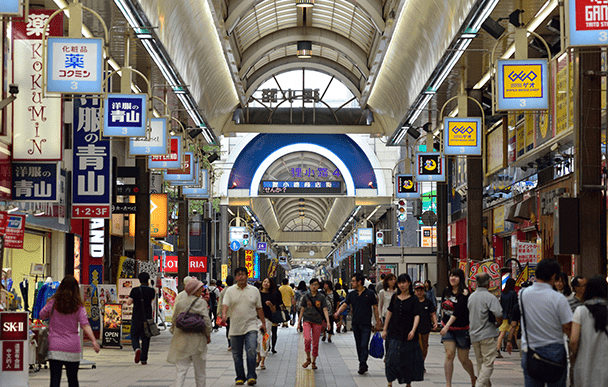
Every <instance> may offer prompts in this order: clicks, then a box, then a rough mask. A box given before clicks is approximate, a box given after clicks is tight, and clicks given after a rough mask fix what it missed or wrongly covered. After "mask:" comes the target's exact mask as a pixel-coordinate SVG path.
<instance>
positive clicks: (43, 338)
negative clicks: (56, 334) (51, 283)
mask: <svg viewBox="0 0 608 387" xmlns="http://www.w3.org/2000/svg"><path fill="white" fill-rule="evenodd" d="M54 311H55V304H53V308H52V309H51V317H49V327H50V325H51V319H52V318H53V312H54ZM49 327H44V326H43V327H42V328H40V330H39V331H38V341H37V344H38V345H37V348H36V360H37V362H38V363H39V364H42V363H44V362H46V361H47V360H48V356H49Z"/></svg>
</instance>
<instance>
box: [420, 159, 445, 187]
mask: <svg viewBox="0 0 608 387" xmlns="http://www.w3.org/2000/svg"><path fill="white" fill-rule="evenodd" d="M416 181H445V158H444V157H443V155H442V154H441V153H437V152H429V153H418V154H417V155H416Z"/></svg>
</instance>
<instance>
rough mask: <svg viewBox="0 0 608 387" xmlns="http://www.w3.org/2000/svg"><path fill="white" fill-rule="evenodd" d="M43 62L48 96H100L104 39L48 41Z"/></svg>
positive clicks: (59, 39)
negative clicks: (44, 63) (51, 94)
mask: <svg viewBox="0 0 608 387" xmlns="http://www.w3.org/2000/svg"><path fill="white" fill-rule="evenodd" d="M46 59H47V61H46V74H47V79H46V90H47V92H51V93H69V94H74V93H95V94H101V93H102V92H103V90H102V87H101V84H102V80H103V79H102V78H103V77H102V75H103V71H102V64H103V63H104V59H103V39H101V38H93V39H83V38H49V39H48V41H47V56H46Z"/></svg>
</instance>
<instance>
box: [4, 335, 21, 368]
mask: <svg viewBox="0 0 608 387" xmlns="http://www.w3.org/2000/svg"><path fill="white" fill-rule="evenodd" d="M24 346H25V342H23V341H2V372H11V371H23V356H24V354H23V348H24Z"/></svg>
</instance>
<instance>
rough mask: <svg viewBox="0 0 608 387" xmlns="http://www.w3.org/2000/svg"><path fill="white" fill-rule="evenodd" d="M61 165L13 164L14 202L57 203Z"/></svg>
mask: <svg viewBox="0 0 608 387" xmlns="http://www.w3.org/2000/svg"><path fill="white" fill-rule="evenodd" d="M58 168H59V164H57V163H53V164H43V163H17V162H15V163H13V189H12V194H13V200H15V201H19V200H21V201H27V202H38V201H44V202H57V201H58V197H57V187H58V185H57V182H58V177H59V173H58Z"/></svg>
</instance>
